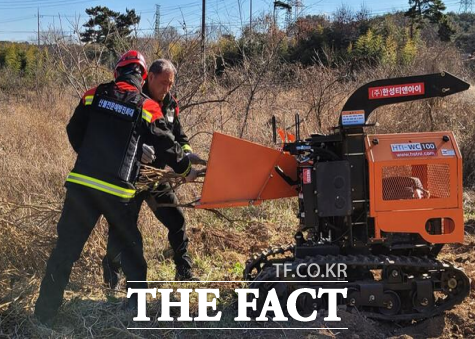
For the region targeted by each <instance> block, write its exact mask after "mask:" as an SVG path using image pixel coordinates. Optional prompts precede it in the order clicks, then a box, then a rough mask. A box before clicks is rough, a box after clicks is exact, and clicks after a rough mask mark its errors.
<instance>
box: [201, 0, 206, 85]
mask: <svg viewBox="0 0 475 339" xmlns="http://www.w3.org/2000/svg"><path fill="white" fill-rule="evenodd" d="M202 7H203V8H202V15H201V55H202V56H203V80H204V79H205V77H206V51H205V43H206V35H205V34H206V22H205V20H206V0H203V3H202Z"/></svg>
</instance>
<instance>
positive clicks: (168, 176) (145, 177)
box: [135, 165, 185, 193]
mask: <svg viewBox="0 0 475 339" xmlns="http://www.w3.org/2000/svg"><path fill="white" fill-rule="evenodd" d="M184 183H185V178H184V177H183V176H181V175H179V174H176V173H174V172H171V171H167V170H164V169H159V168H155V167H152V166H147V165H142V166H141V168H140V176H139V180H138V181H137V183H136V184H135V188H136V189H137V191H138V192H142V191H150V192H151V193H159V192H158V190H160V189H163V186H162V185H164V184H169V185H170V188H169V189H171V190H174V189H176V188H178V186H180V185H181V184H184ZM160 186H162V187H160ZM160 193H161V192H160Z"/></svg>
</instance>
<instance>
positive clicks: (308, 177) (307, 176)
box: [302, 168, 312, 184]
mask: <svg viewBox="0 0 475 339" xmlns="http://www.w3.org/2000/svg"><path fill="white" fill-rule="evenodd" d="M302 174H303V175H302V179H303V183H304V184H311V183H312V170H311V169H310V168H304V169H303V173H302Z"/></svg>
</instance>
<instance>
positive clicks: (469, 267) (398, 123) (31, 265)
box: [0, 48, 475, 338]
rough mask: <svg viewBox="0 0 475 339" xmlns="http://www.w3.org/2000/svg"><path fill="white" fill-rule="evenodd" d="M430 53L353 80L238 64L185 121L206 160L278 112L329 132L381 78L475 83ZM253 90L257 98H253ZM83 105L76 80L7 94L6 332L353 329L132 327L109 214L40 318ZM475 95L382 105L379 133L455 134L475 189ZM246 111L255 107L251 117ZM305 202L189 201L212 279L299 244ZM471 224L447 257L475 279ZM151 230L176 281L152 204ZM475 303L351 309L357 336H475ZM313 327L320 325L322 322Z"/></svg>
mask: <svg viewBox="0 0 475 339" xmlns="http://www.w3.org/2000/svg"><path fill="white" fill-rule="evenodd" d="M425 53H426V54H422V55H421V56H420V57H419V58H418V60H416V62H415V63H414V65H412V66H411V67H408V68H398V69H394V68H389V67H379V68H377V69H371V70H364V71H361V72H358V73H356V74H352V75H351V77H342V72H340V71H339V70H336V69H324V68H317V67H315V68H313V69H307V70H302V69H299V68H297V67H295V68H291V69H288V70H284V71H282V70H280V71H279V70H276V69H275V68H272V67H269V69H268V70H266V71H263V70H262V69H260V68H259V67H260V66H259V64H258V63H256V65H251V66H252V67H254V70H255V72H258V73H259V72H260V73H259V74H260V75H261V76H260V78H248V79H246V72H244V71H242V70H240V69H234V70H231V71H230V72H229V75H228V76H227V77H225V78H224V79H220V80H219V82H213V81H212V80H211V81H210V83H209V84H208V85H207V86H202V87H201V88H200V92H199V93H198V94H197V96H196V97H195V98H194V99H193V100H195V101H196V102H200V101H204V100H213V99H216V100H217V99H221V98H223V97H225V100H224V101H221V102H218V103H213V104H202V105H196V106H191V107H190V108H188V109H186V110H184V111H183V113H182V124H183V125H184V126H186V128H187V133H188V135H189V136H191V137H192V144H193V147H194V149H195V150H196V151H197V152H198V153H200V154H201V155H204V156H205V157H206V154H207V153H208V151H209V145H210V140H211V132H213V131H219V132H223V133H227V134H231V135H239V134H240V133H243V137H244V138H246V139H249V140H252V141H255V142H258V143H261V144H266V145H270V143H271V130H270V127H269V123H268V122H269V119H270V118H271V116H272V115H273V114H275V115H276V116H277V117H278V119H280V122H281V125H284V124H285V125H287V126H289V125H290V124H291V123H292V120H293V115H294V113H296V112H297V111H299V112H300V113H301V114H302V116H303V117H305V118H306V120H305V122H304V124H303V126H302V134H303V135H305V134H310V133H311V132H315V131H319V132H328V130H329V128H330V127H331V126H333V125H335V124H336V121H337V117H338V112H339V111H340V109H341V107H342V106H343V104H344V102H345V100H346V98H347V97H348V96H349V94H350V93H351V92H352V91H353V90H355V89H356V88H357V87H359V86H360V85H362V84H364V83H366V82H368V81H371V80H375V79H379V78H387V77H395V76H402V75H410V74H423V73H426V72H436V71H440V70H446V71H449V72H451V73H453V74H456V75H458V76H462V77H465V78H466V79H467V80H469V81H470V80H471V81H473V78H472V77H471V76H470V74H469V73H468V71H465V69H464V67H463V65H461V64H460V63H457V62H455V61H454V60H458V57H457V55H456V52H455V51H454V50H453V49H444V48H440V49H439V50H429V51H426V52H425ZM252 67H251V70H252V69H253V68H252ZM187 72H191V71H190V70H187ZM285 72H290V73H291V74H292V76H287V77H286V78H284V77H283V76H282V73H285ZM283 79H285V80H283ZM242 81H244V82H245V85H242V86H241V87H239V88H238V89H237V90H236V91H234V92H232V94H230V95H228V94H229V89H230V88H233V87H234V85H236V84H237V83H239V82H242ZM179 90H181V89H179ZM183 90H186V89H183ZM251 94H252V96H253V99H252V100H249V96H250V95H251ZM319 98H322V100H319ZM77 101H78V98H77V97H76V94H75V92H74V91H73V90H72V89H71V88H68V87H65V88H49V89H47V91H46V90H44V91H38V92H28V93H21V95H20V94H18V95H9V96H6V95H5V96H4V95H0V111H1V112H2V113H1V115H0V291H2V293H0V337H2V336H6V337H26V338H46V337H48V338H76V337H77V338H79V337H100V338H102V337H103V338H115V337H149V336H150V337H153V336H164V337H167V338H176V337H182V336H193V337H203V336H212V337H214V336H216V337H217V336H223V335H224V336H234V337H239V336H243V337H251V336H252V337H254V336H257V337H270V336H272V337H274V336H276V335H278V336H288V337H294V336H295V337H297V336H298V337H300V336H302V335H306V336H308V337H314V336H317V335H319V336H324V337H336V336H338V337H346V336H349V337H351V335H348V334H345V333H340V334H338V333H334V332H331V331H321V332H319V333H316V332H311V331H305V332H304V333H302V332H298V331H296V332H289V331H286V332H284V331H279V332H278V333H276V332H269V331H259V332H252V331H238V332H231V331H227V332H206V331H202V330H196V331H194V332H185V331H179V330H178V331H161V332H144V331H142V332H133V333H132V332H127V331H126V328H127V326H132V325H134V324H133V323H132V322H131V316H130V314H127V313H126V312H124V311H121V300H122V299H123V298H124V294H123V293H122V292H113V291H109V290H107V289H104V288H101V280H102V278H101V267H100V262H101V258H102V256H103V254H104V253H105V242H106V240H105V239H106V234H107V224H106V222H105V221H104V220H101V221H100V222H99V223H98V225H97V227H96V228H95V230H94V232H93V234H92V235H91V237H90V239H89V241H88V243H87V244H86V246H85V249H84V251H83V254H82V256H81V259H80V260H79V261H78V262H77V264H76V265H75V267H74V270H73V274H72V277H71V282H70V285H69V287H68V291H67V293H66V298H65V299H66V303H65V305H64V307H63V308H62V311H61V317H60V320H59V321H58V323H57V324H56V325H55V326H54V328H53V330H51V329H47V328H45V327H42V326H39V325H38V324H37V323H35V321H34V320H33V319H32V317H31V314H32V308H33V304H34V301H35V300H36V297H37V292H38V287H39V282H40V279H41V277H42V275H43V274H44V269H45V261H46V259H47V257H48V255H49V252H50V250H51V249H52V247H53V244H54V240H55V236H56V231H55V227H56V222H57V220H58V217H59V212H60V209H61V203H62V199H63V197H64V192H65V190H64V188H63V183H64V178H65V177H66V175H67V173H68V171H69V170H70V168H71V167H72V165H73V161H74V158H75V155H74V152H73V151H72V149H71V147H70V146H69V144H68V141H67V137H66V134H65V125H66V123H67V121H68V119H69V116H70V114H71V112H72V110H73V108H74V106H75V105H76V104H77ZM474 103H475V95H474V92H473V90H470V91H468V92H466V93H463V94H459V95H456V96H453V97H449V98H446V99H434V100H429V101H424V102H414V103H407V104H400V105H395V106H388V107H385V108H381V109H380V110H379V111H378V112H377V113H376V114H375V115H374V118H373V119H374V120H375V121H378V122H379V124H380V127H379V128H378V130H377V131H378V132H389V131H390V132H402V131H404V132H410V131H427V130H431V129H432V130H453V131H455V133H456V134H457V137H458V141H459V144H460V146H461V148H462V150H463V153H464V156H465V160H464V161H465V169H464V170H465V178H466V184H467V185H468V186H471V185H473V183H474V182H475V174H474V173H475V154H474V153H473V152H475V151H474V147H473V144H474V142H475V124H474V123H473V117H474V116H475V105H474ZM243 112H248V115H247V118H246V119H245V117H244V116H243ZM245 121H246V123H245ZM431 121H432V123H431ZM178 193H179V196H180V198H181V201H182V202H184V203H186V202H190V201H194V200H196V199H197V198H198V197H199V194H200V185H198V184H195V185H186V186H182V187H180V189H179V192H178ZM470 197H471V196H470V195H469V194H467V195H466V210H467V215H468V216H469V217H470V218H474V210H475V209H474V207H473V206H474V205H473V201H474V200H473V198H472V199H471V198H470ZM295 209H296V204H295V201H291V200H281V201H274V202H267V203H265V204H263V205H262V206H260V207H257V208H255V207H251V208H239V209H230V210H225V211H222V212H223V214H224V215H225V216H226V219H223V218H220V217H218V216H216V215H215V214H211V213H209V212H206V211H198V210H192V209H187V210H186V216H187V220H188V230H189V231H188V232H189V235H190V238H191V245H190V251H191V254H192V256H193V259H194V265H195V267H196V271H197V273H198V274H199V276H200V278H202V279H207V280H239V279H241V276H242V269H243V264H244V262H245V260H246V259H247V258H248V256H249V255H250V254H251V253H253V252H256V251H259V250H262V249H263V248H266V247H269V246H270V245H279V244H286V243H289V242H291V241H292V234H293V232H294V230H295V226H296V219H295V216H294V214H295ZM228 220H233V222H232V223H230V222H229V221H228ZM470 225H472V226H470ZM470 225H469V226H467V231H468V234H467V240H466V244H465V245H463V246H462V245H457V246H455V245H452V246H449V247H447V248H446V249H445V250H444V253H443V256H444V258H446V259H449V260H451V261H455V262H457V263H460V265H461V266H463V267H464V268H465V269H466V271H467V272H468V273H469V274H470V275H471V277H472V279H474V278H475V266H474V265H475V264H474V260H473V258H471V253H472V252H473V247H474V244H475V238H474V232H473V227H474V226H473V224H470ZM140 228H141V231H142V233H143V237H144V242H145V255H146V258H147V261H148V263H149V276H148V278H149V279H150V280H172V279H173V276H174V268H173V264H172V261H171V251H170V248H169V246H168V241H167V237H166V230H165V228H164V227H162V226H159V225H157V223H156V221H155V218H154V217H153V215H152V213H151V212H150V211H149V210H148V209H147V208H144V210H143V211H142V214H141V217H140ZM230 286H231V285H230ZM235 287H237V286H235ZM233 302H234V301H233V297H232V295H225V297H224V301H223V303H224V307H225V309H226V310H227V311H226V312H225V318H226V319H228V320H227V321H229V322H228V324H230V325H234V324H233V323H232V321H231V320H230V319H229V318H230V314H231V313H233V307H234V304H233ZM473 303H474V302H473V293H472V299H467V301H466V302H465V303H464V304H463V305H461V306H459V307H457V308H456V309H455V310H453V311H450V312H449V313H448V314H447V315H446V316H445V317H438V318H436V319H432V320H429V321H427V322H424V323H423V324H418V325H416V327H412V326H408V327H402V328H401V327H399V326H395V325H393V324H384V323H376V322H373V321H371V320H368V319H362V318H361V317H358V316H357V315H351V314H348V315H347V316H346V318H345V319H347V320H345V324H346V325H347V326H348V327H350V328H351V329H352V331H351V332H352V333H357V334H358V335H360V336H361V337H365V338H366V337H374V338H379V337H387V336H395V337H399V338H403V337H404V335H407V336H411V337H417V336H418V335H419V333H424V331H425V332H426V333H428V334H427V336H433V337H437V336H441V337H444V338H449V337H452V336H460V337H462V336H475V333H473V328H474V326H475V320H474V318H473V317H474V313H473V311H472V309H473V306H474V305H473ZM151 307H152V309H151V310H152V312H151V313H152V314H153V312H157V311H158V307H159V306H158V305H157V304H153V305H152V306H151ZM135 325H136V324H135ZM221 325H222V324H221ZM273 325H275V324H268V325H266V326H273ZM294 325H296V326H299V324H294ZM311 325H312V326H318V325H319V323H315V324H311ZM321 325H322V324H321V323H320V326H321ZM159 326H164V325H159ZM180 326H193V325H192V324H190V325H183V324H182V325H180ZM306 326H308V324H306ZM417 326H419V327H417ZM190 333H191V334H190ZM407 336H406V337H407ZM355 338H356V337H355Z"/></svg>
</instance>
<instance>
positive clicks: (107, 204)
mask: <svg viewBox="0 0 475 339" xmlns="http://www.w3.org/2000/svg"><path fill="white" fill-rule="evenodd" d="M114 75H115V81H113V82H110V83H105V84H101V85H99V86H98V87H96V88H93V89H90V90H88V91H86V93H85V94H84V96H83V97H82V99H81V101H80V102H79V105H78V106H77V108H76V110H75V111H74V114H73V116H72V117H71V120H70V121H69V124H68V126H67V133H68V138H69V141H70V143H71V146H72V147H73V149H74V150H75V151H76V153H77V159H76V163H75V165H74V168H73V170H72V171H71V173H70V174H69V175H68V177H67V179H66V187H67V192H66V198H65V201H64V205H63V210H62V213H61V217H60V220H59V223H58V227H57V229H58V239H57V242H56V246H55V248H54V249H53V251H52V253H51V256H50V258H49V259H48V263H47V267H46V274H45V277H44V278H43V281H42V283H41V288H40V295H39V297H38V300H37V301H36V307H35V315H36V316H37V318H38V319H39V320H40V321H41V322H43V323H48V322H50V321H51V320H52V318H53V317H54V316H55V315H56V314H57V311H58V309H59V307H60V306H61V303H62V299H63V293H64V289H65V287H66V285H67V283H68V281H69V276H70V274H71V269H72V266H73V264H74V262H75V261H76V260H78V259H79V256H80V254H81V252H82V249H83V247H84V244H85V243H86V241H87V239H88V237H89V235H90V233H91V231H92V230H93V228H94V226H95V224H96V222H97V221H98V219H99V217H100V216H101V215H104V217H105V218H106V219H107V221H108V222H109V225H113V226H111V227H114V228H115V233H116V234H117V236H118V237H119V239H120V242H118V243H120V246H119V247H117V248H114V249H113V251H114V254H113V255H120V261H121V265H122V269H123V271H124V273H125V275H126V277H127V280H128V281H142V282H135V283H127V288H129V287H131V288H145V287H146V286H147V284H146V283H145V282H143V281H145V280H146V277H147V265H146V262H145V259H144V257H143V249H142V237H141V234H140V232H139V230H138V228H137V215H138V211H137V204H136V201H135V199H132V198H133V197H134V196H135V189H134V184H135V181H136V179H137V177H138V174H139V168H140V162H139V159H140V158H141V156H142V146H143V144H147V145H152V146H153V147H154V149H155V151H156V152H157V155H158V156H160V157H161V158H162V159H164V160H165V161H166V162H167V165H168V166H170V167H171V168H173V170H174V171H175V172H176V173H179V174H181V175H183V176H184V177H185V178H186V180H187V181H191V180H193V179H194V178H196V171H195V170H194V169H192V168H191V162H190V160H189V159H188V157H186V156H184V153H183V150H182V149H181V146H180V145H179V144H178V143H177V142H176V141H175V140H174V138H173V135H172V134H171V133H170V131H169V130H168V128H167V126H166V122H165V119H164V117H163V114H162V111H161V109H160V106H159V105H158V104H157V103H156V102H155V101H153V100H151V99H148V98H146V97H144V96H143V95H142V93H141V88H142V84H143V82H144V80H145V78H146V77H147V66H146V63H145V59H144V58H143V56H142V55H141V54H140V53H139V52H137V51H129V52H127V53H125V54H124V55H123V56H122V57H121V58H120V60H119V62H118V63H117V65H116V67H115V72H114ZM129 304H130V305H131V306H132V305H134V304H135V305H136V300H134V299H133V298H131V299H129Z"/></svg>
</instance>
